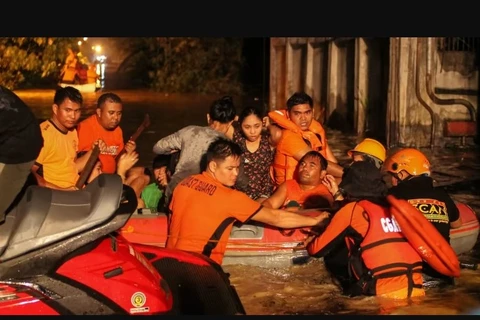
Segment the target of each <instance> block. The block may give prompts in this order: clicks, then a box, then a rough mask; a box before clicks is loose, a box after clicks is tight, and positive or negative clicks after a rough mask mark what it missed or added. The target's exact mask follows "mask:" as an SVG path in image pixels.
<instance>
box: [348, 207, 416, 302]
mask: <svg viewBox="0 0 480 320" xmlns="http://www.w3.org/2000/svg"><path fill="white" fill-rule="evenodd" d="M357 205H359V206H361V207H362V208H363V209H364V212H365V213H366V214H367V215H368V220H369V224H370V226H369V228H368V231H367V233H366V234H365V237H364V238H363V239H353V238H348V239H347V245H348V247H349V252H350V257H349V271H350V272H351V273H352V275H353V276H354V277H355V278H356V279H357V280H358V281H357V283H356V288H357V289H359V290H360V291H361V292H358V293H359V294H364V295H382V294H388V293H390V292H392V290H391V288H389V285H388V284H390V282H383V283H384V285H383V286H381V285H379V284H378V283H377V280H378V279H385V278H393V277H398V276H402V275H404V276H406V277H407V281H408V289H407V290H408V296H411V294H412V291H413V288H419V289H420V288H422V277H421V272H422V258H421V257H420V256H419V254H418V253H417V252H416V251H415V249H414V248H413V247H412V246H411V245H410V243H409V242H408V240H407V239H406V238H405V237H404V236H403V235H402V233H401V230H400V227H399V226H398V224H397V222H396V221H395V219H394V218H392V215H391V214H390V210H389V209H388V208H384V207H381V206H379V205H377V204H374V203H372V202H369V201H366V200H362V201H360V202H358V203H357ZM372 248H375V250H371V249H372ZM414 273H418V274H419V275H418V276H417V277H414V276H413V274H414ZM414 278H416V281H415V279H414Z"/></svg>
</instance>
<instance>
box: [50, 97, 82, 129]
mask: <svg viewBox="0 0 480 320" xmlns="http://www.w3.org/2000/svg"><path fill="white" fill-rule="evenodd" d="M80 107H81V106H80V104H78V103H76V102H73V101H72V100H70V99H68V98H66V99H65V100H63V102H62V103H60V105H56V104H53V106H52V110H53V116H54V118H55V119H56V120H57V122H58V124H59V125H60V126H62V127H63V128H60V129H63V130H71V129H73V128H74V127H75V126H76V125H77V122H78V119H80V114H81V109H80Z"/></svg>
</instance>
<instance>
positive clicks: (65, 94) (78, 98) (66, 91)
mask: <svg viewBox="0 0 480 320" xmlns="http://www.w3.org/2000/svg"><path fill="white" fill-rule="evenodd" d="M67 98H68V99H70V100H71V101H73V102H76V103H78V104H79V105H82V103H83V97H82V94H81V93H80V91H78V89H75V88H74V87H70V86H68V87H65V88H60V89H58V90H57V91H55V96H54V97H53V103H54V104H56V105H57V106H59V105H61V104H62V102H64V101H65V100H66V99H67Z"/></svg>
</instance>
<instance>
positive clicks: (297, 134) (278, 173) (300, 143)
mask: <svg viewBox="0 0 480 320" xmlns="http://www.w3.org/2000/svg"><path fill="white" fill-rule="evenodd" d="M268 116H269V117H270V119H272V121H273V122H274V123H276V124H277V125H278V126H280V127H281V128H282V129H283V130H282V136H281V138H280V140H279V141H278V143H277V146H276V150H275V156H274V160H273V171H274V179H275V183H276V185H280V184H281V183H282V182H284V181H285V180H290V179H295V178H296V175H297V169H296V167H297V164H298V161H297V160H296V159H295V158H294V155H295V154H297V153H298V152H300V151H301V150H305V149H306V148H308V147H309V148H311V149H312V150H315V151H318V152H319V153H321V154H322V155H323V156H324V157H325V158H327V149H328V143H327V138H326V135H325V130H324V129H323V127H322V125H321V124H320V123H319V122H318V121H315V120H312V123H311V124H310V127H309V129H308V130H307V131H302V130H301V129H300V128H299V127H298V126H297V125H296V124H295V123H293V122H292V121H291V120H290V119H289V118H288V113H287V111H286V110H275V111H271V112H269V113H268Z"/></svg>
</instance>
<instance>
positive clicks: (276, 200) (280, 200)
mask: <svg viewBox="0 0 480 320" xmlns="http://www.w3.org/2000/svg"><path fill="white" fill-rule="evenodd" d="M286 199H287V185H286V184H285V182H284V183H282V184H280V185H279V186H278V188H277V189H276V190H275V192H274V193H273V194H272V195H271V196H270V197H269V198H268V199H266V200H265V201H264V202H262V205H263V206H264V207H266V208H271V209H278V208H280V207H281V206H282V205H283V204H284V203H285V200H286Z"/></svg>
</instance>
